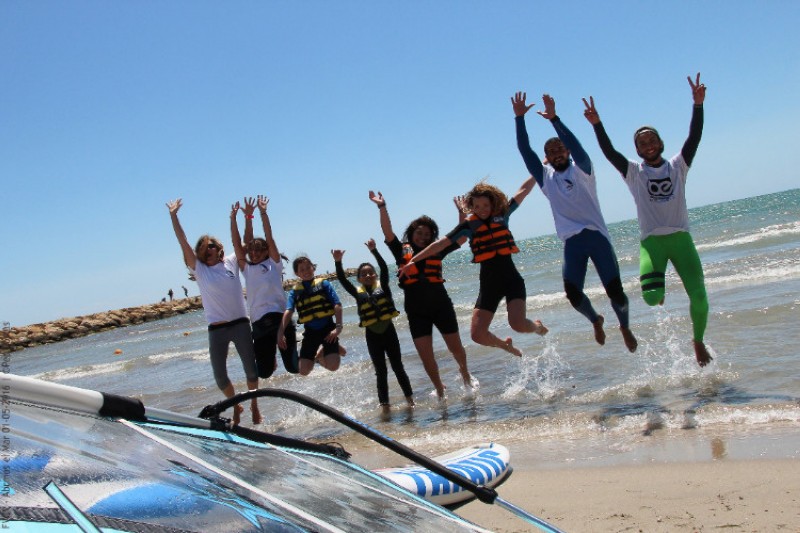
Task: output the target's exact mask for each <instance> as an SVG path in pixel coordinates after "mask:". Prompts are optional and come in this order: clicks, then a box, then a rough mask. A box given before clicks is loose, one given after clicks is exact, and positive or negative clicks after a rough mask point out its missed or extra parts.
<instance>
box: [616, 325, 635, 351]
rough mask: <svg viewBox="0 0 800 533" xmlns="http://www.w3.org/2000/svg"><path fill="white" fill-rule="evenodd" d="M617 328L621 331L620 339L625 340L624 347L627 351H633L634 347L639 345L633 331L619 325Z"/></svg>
mask: <svg viewBox="0 0 800 533" xmlns="http://www.w3.org/2000/svg"><path fill="white" fill-rule="evenodd" d="M619 330H620V332H621V333H622V340H624V341H625V347H626V348H627V349H628V351H629V352H631V353H633V352H635V351H636V348H638V347H639V343H638V342H637V341H636V337H634V336H633V332H632V331H631V330H630V328H623V327H622V326H620V327H619Z"/></svg>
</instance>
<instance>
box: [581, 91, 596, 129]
mask: <svg viewBox="0 0 800 533" xmlns="http://www.w3.org/2000/svg"><path fill="white" fill-rule="evenodd" d="M582 100H583V105H585V106H586V109H584V110H583V116H584V117H586V120H588V121H589V124H591V125H595V124H599V123H600V115H599V114H597V108H595V107H594V96H590V97H589V101H588V102H587V101H586V98H582Z"/></svg>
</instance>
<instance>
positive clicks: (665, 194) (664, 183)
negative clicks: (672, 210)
mask: <svg viewBox="0 0 800 533" xmlns="http://www.w3.org/2000/svg"><path fill="white" fill-rule="evenodd" d="M647 191H648V192H649V193H650V201H651V202H668V201H669V200H670V199H671V198H672V179H671V178H670V177H669V176H667V177H666V178H662V179H650V180H647Z"/></svg>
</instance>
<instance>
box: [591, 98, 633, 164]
mask: <svg viewBox="0 0 800 533" xmlns="http://www.w3.org/2000/svg"><path fill="white" fill-rule="evenodd" d="M583 105H584V106H586V109H584V110H583V116H584V117H586V120H588V121H589V124H591V125H592V128H594V134H595V136H596V137H597V143H598V144H599V145H600V150H602V152H603V155H604V156H606V159H608V162H609V163H611V164H612V165H613V166H614V168H616V169H617V172H619V173H620V174H622V176H623V177H624V176H625V174H627V173H628V159H627V158H626V157H625V156H624V155H622V154H621V153H619V152H618V151H617V150H616V149H614V146H613V145H612V144H611V139H609V137H608V134H607V133H606V129H605V128H604V127H603V123H602V122H601V121H600V115H599V114H598V113H597V108H596V107H595V106H594V97H593V96H590V97H589V102H587V101H586V98H583Z"/></svg>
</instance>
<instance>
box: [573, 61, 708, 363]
mask: <svg viewBox="0 0 800 533" xmlns="http://www.w3.org/2000/svg"><path fill="white" fill-rule="evenodd" d="M687 79H688V80H689V85H690V86H691V88H692V99H693V100H694V109H693V112H692V121H691V124H690V126H689V137H688V138H687V139H686V142H685V143H684V145H683V148H682V149H681V151H680V152H679V153H677V154H676V155H674V156H673V157H672V158H670V159H669V160H666V159H664V158H663V157H662V154H663V152H664V142H663V141H662V140H661V137H660V136H659V135H658V132H657V131H656V129H655V128H653V127H650V126H643V127H641V128H639V129H638V130H636V133H634V135H633V142H634V144H635V145H636V153H637V154H639V157H641V158H642V160H643V161H642V162H641V163H637V162H635V161H628V159H627V158H626V157H625V156H624V155H622V154H621V153H619V152H618V151H616V150H615V149H614V147H613V146H612V144H611V140H610V139H609V138H608V134H607V133H606V131H605V128H604V127H603V123H602V122H600V116H599V115H598V113H597V109H595V106H594V98H592V97H589V100H590V101H589V102H587V101H586V99H585V98H584V100H583V103H584V104H585V106H586V109H585V111H584V115H585V116H586V119H587V120H588V121H589V122H590V123H591V124H592V126H593V127H594V132H595V135H597V141H598V143H599V144H600V149H601V150H602V151H603V155H605V156H606V159H608V160H609V162H610V163H611V164H612V165H613V166H614V168H616V169H617V170H618V171H619V173H620V174H622V176H623V178H624V179H625V183H626V184H627V185H628V189H630V191H631V194H632V195H633V198H634V200H635V202H636V210H637V213H638V217H639V230H640V232H641V247H640V258H639V273H640V279H641V284H642V297H643V298H644V300H645V302H647V303H648V304H649V305H661V304H663V303H664V289H665V284H664V274H665V272H666V269H667V262H668V261H669V262H672V266H673V267H675V271H676V272H677V273H678V276H680V278H681V281H683V286H684V287H685V289H686V294H687V295H688V296H689V311H690V314H691V317H692V327H693V333H694V337H693V340H694V353H695V357H696V358H697V363H698V364H699V365H700V366H706V365H707V364H708V363H709V362H711V359H712V357H711V355H710V354H709V353H708V350H707V349H706V346H705V344H704V342H703V335H704V334H705V330H706V324H707V323H708V297H707V296H706V288H705V282H704V279H703V266H702V264H701V263H700V256H699V255H698V254H697V249H696V248H695V245H694V241H693V240H692V236H691V235H690V234H689V215H688V211H687V209H686V175H687V173H688V172H689V167H690V166H691V164H692V161H693V160H694V156H695V154H696V153H697V147H698V145H699V144H700V138H701V137H702V135H703V101H704V100H705V96H706V86H705V85H703V84H702V83H700V73H698V74H697V78H696V80H695V81H692V78H691V77H688V78H687Z"/></svg>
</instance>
